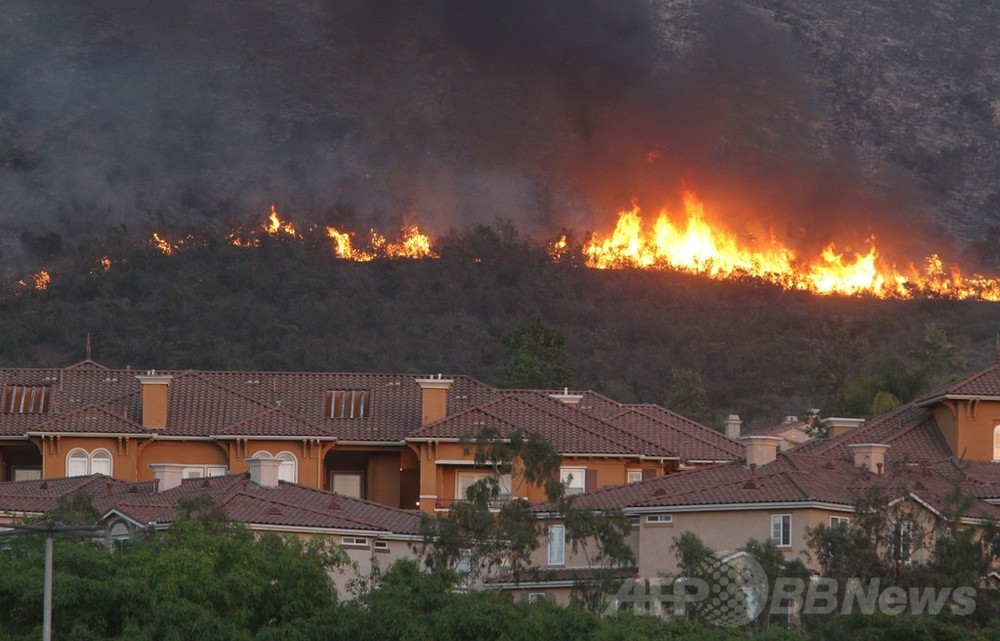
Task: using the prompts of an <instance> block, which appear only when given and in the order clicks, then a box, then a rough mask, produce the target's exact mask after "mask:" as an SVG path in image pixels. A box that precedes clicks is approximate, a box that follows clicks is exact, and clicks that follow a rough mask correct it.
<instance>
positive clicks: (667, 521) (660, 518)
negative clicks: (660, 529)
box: [646, 514, 674, 525]
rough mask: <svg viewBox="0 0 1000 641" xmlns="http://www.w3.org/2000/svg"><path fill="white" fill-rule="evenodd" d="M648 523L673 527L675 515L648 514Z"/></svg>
mask: <svg viewBox="0 0 1000 641" xmlns="http://www.w3.org/2000/svg"><path fill="white" fill-rule="evenodd" d="M646 523H653V524H655V525H673V524H674V515H673V514H647V515H646Z"/></svg>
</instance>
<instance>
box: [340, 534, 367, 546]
mask: <svg viewBox="0 0 1000 641" xmlns="http://www.w3.org/2000/svg"><path fill="white" fill-rule="evenodd" d="M341 542H342V543H343V544H344V545H346V546H348V547H355V548H362V547H363V548H366V547H368V539H366V538H364V537H361V536H345V537H344V538H342V539H341Z"/></svg>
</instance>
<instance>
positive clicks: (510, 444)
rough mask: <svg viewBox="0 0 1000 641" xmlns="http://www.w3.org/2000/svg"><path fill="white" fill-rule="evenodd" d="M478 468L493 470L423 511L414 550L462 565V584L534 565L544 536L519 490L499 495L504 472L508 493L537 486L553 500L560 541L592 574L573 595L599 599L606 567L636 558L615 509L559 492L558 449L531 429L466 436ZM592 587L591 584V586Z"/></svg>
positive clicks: (510, 575) (509, 575)
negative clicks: (442, 506) (582, 504)
mask: <svg viewBox="0 0 1000 641" xmlns="http://www.w3.org/2000/svg"><path fill="white" fill-rule="evenodd" d="M466 446H467V448H468V450H467V451H468V452H473V453H474V461H475V464H476V466H477V467H480V468H482V467H485V468H489V469H492V470H493V474H492V475H490V476H487V477H486V478H483V479H481V480H480V481H477V482H476V483H474V484H473V485H472V486H470V487H469V488H468V490H467V494H466V496H465V497H464V500H459V501H456V502H455V504H454V505H452V507H451V509H450V510H449V511H448V512H447V513H445V514H442V515H437V516H435V517H428V516H425V517H424V519H423V521H422V523H421V528H422V531H423V534H424V543H423V545H422V548H421V550H420V554H421V555H422V556H423V559H424V563H425V564H426V565H428V566H429V567H431V568H432V569H434V570H437V571H445V572H451V571H454V570H456V569H458V570H460V573H461V575H462V577H461V579H462V582H463V585H464V587H466V588H467V589H470V590H475V589H478V588H481V587H483V586H484V585H488V583H489V582H490V581H491V580H493V579H496V578H497V577H498V576H504V577H505V581H512V582H514V583H517V582H519V581H520V580H521V579H522V577H524V576H525V575H526V574H528V573H531V572H533V571H534V570H535V568H534V567H533V566H532V562H531V554H532V553H533V552H534V551H535V550H537V549H538V548H539V547H540V546H541V541H542V540H544V537H545V536H546V535H547V530H546V528H545V527H544V523H542V522H541V521H540V520H539V519H538V516H537V514H536V513H535V511H534V510H533V509H532V507H531V506H530V504H529V503H528V501H527V500H526V499H525V498H523V497H517V498H512V499H510V500H500V496H501V489H502V488H501V479H506V478H509V479H510V488H509V492H510V494H511V495H512V496H516V494H517V493H521V494H526V493H527V488H528V487H539V488H543V489H544V490H545V495H546V498H547V499H548V501H549V502H550V504H551V509H550V510H548V514H549V517H550V518H553V519H556V520H561V522H562V524H563V525H564V526H565V528H566V543H567V544H568V545H569V546H570V548H571V549H572V550H573V551H574V553H580V554H582V555H583V556H584V558H586V559H587V562H588V565H589V567H590V568H591V569H592V570H593V577H591V578H592V579H595V580H594V581H588V583H587V585H586V586H584V585H581V586H580V589H579V590H578V594H579V598H580V599H581V600H582V601H583V602H585V603H587V604H588V605H590V606H593V607H597V606H598V605H599V603H598V600H599V599H598V598H597V596H596V595H597V593H599V594H600V595H603V594H606V593H607V591H606V590H607V588H608V584H607V580H609V579H610V575H611V573H610V572H607V570H609V569H614V568H619V567H624V566H627V565H630V564H632V563H634V561H635V558H634V555H633V553H632V550H631V548H629V546H628V543H627V537H628V536H629V534H630V530H631V528H630V526H629V523H628V520H627V519H626V518H625V516H624V515H623V514H622V513H621V512H620V511H619V510H606V511H602V512H596V511H592V510H589V509H584V508H577V507H575V506H574V505H573V503H574V500H573V499H574V497H566V496H565V487H564V485H563V484H562V483H561V482H560V481H559V463H560V457H559V455H558V454H557V453H556V452H555V451H554V450H553V449H552V447H551V446H550V445H549V444H548V443H547V442H546V441H545V440H544V439H543V438H542V437H540V436H539V435H537V434H533V433H531V434H527V435H525V434H523V433H521V432H519V431H515V432H514V433H513V434H511V435H510V436H508V437H504V436H503V435H502V434H501V433H500V432H499V431H497V430H495V429H491V428H484V429H483V430H482V431H481V432H480V433H479V434H478V435H477V436H476V437H475V438H470V439H466ZM595 585H596V586H598V587H597V588H596V589H590V588H594V586H595Z"/></svg>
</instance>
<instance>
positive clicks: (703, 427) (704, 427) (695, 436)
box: [632, 404, 743, 456]
mask: <svg viewBox="0 0 1000 641" xmlns="http://www.w3.org/2000/svg"><path fill="white" fill-rule="evenodd" d="M644 405H651V406H652V404H644ZM653 407H659V406H653ZM659 409H662V410H663V411H665V412H669V413H670V414H671V415H673V416H677V417H680V418H681V419H683V420H685V421H687V422H688V423H689V425H691V426H695V427H698V428H700V429H699V430H698V431H699V432H701V431H702V430H710V431H711V432H712V433H713V434H715V435H718V436H719V437H721V438H722V439H723V440H725V441H726V442H727V443H728V444H730V445H733V446H734V447H739V448H741V449H742V448H743V445H742V444H740V443H739V442H738V441H736V440H734V439H731V438H729V437H728V436H726V435H725V434H722V433H721V432H717V431H715V430H713V429H712V428H710V427H708V426H707V425H702V424H701V423H697V422H695V421H692V420H691V419H688V418H686V417H684V416H682V415H680V414H677V413H676V412H671V411H670V410H668V409H667V408H665V407H663V408H659ZM640 410H641V408H636V409H635V410H632V411H634V412H636V413H637V414H639V415H641V416H645V417H646V418H648V419H650V420H653V421H656V422H657V423H659V424H660V425H667V423H666V421H663V420H661V419H660V418H659V417H656V416H650V415H649V414H646V413H645V412H642V411H640ZM667 426H668V427H670V426H669V425H667ZM685 433H686V434H687V435H688V436H690V437H691V438H693V439H695V440H697V441H701V442H702V443H704V444H706V445H709V446H711V447H720V446H719V445H718V444H716V443H712V442H711V441H709V440H708V439H707V438H703V437H702V436H701V434H696V433H691V432H685ZM735 455H737V456H738V455H739V453H737V454H735Z"/></svg>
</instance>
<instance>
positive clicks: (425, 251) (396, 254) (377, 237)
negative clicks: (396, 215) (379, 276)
mask: <svg viewBox="0 0 1000 641" xmlns="http://www.w3.org/2000/svg"><path fill="white" fill-rule="evenodd" d="M402 232H403V238H402V240H400V241H399V242H395V243H390V242H389V241H388V240H387V239H386V237H385V236H383V235H382V234H380V233H378V232H377V231H375V230H374V229H373V230H371V232H370V233H371V235H370V237H369V241H368V246H369V249H367V250H364V249H358V248H356V247H355V246H354V243H353V241H352V240H351V236H352V234H351V233H350V232H342V231H340V230H339V229H337V228H336V227H327V228H326V234H327V236H329V237H330V238H331V239H332V240H333V253H334V255H335V256H337V258H343V259H345V260H355V261H361V262H367V261H370V260H375V259H376V258H412V259H418V258H437V257H438V255H437V254H436V253H434V251H433V250H432V249H431V241H430V238H428V237H427V236H426V235H424V234H422V233H421V232H420V228H419V227H417V226H416V225H408V226H406V227H403V230H402Z"/></svg>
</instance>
